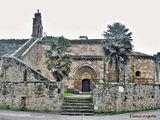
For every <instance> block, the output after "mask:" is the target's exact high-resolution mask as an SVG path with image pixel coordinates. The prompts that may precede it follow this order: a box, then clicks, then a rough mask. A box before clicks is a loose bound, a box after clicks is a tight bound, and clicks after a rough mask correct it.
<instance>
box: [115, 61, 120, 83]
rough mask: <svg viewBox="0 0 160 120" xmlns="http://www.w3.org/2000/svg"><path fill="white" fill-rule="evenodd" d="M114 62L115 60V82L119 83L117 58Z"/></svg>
mask: <svg viewBox="0 0 160 120" xmlns="http://www.w3.org/2000/svg"><path fill="white" fill-rule="evenodd" d="M115 62H116V82H117V83H119V63H118V60H117V59H116V61H115Z"/></svg>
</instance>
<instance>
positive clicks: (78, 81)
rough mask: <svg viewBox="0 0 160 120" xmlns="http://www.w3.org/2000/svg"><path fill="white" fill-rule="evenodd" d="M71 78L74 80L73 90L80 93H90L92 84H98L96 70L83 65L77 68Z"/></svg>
mask: <svg viewBox="0 0 160 120" xmlns="http://www.w3.org/2000/svg"><path fill="white" fill-rule="evenodd" d="M73 77H74V80H75V81H74V89H75V90H78V91H81V92H90V91H92V83H93V82H99V76H98V74H97V72H96V70H95V69H94V68H93V67H92V66H89V65H83V66H80V67H79V68H77V70H76V72H75V74H74V76H73ZM87 86H88V87H87Z"/></svg>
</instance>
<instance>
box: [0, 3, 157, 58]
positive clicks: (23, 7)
mask: <svg viewBox="0 0 160 120" xmlns="http://www.w3.org/2000/svg"><path fill="white" fill-rule="evenodd" d="M37 9H39V10H40V12H41V14H42V24H43V28H44V32H46V33H47V35H52V36H61V35H63V36H64V37H66V38H68V39H78V38H79V36H81V35H85V36H88V38H95V39H96V38H103V36H102V34H103V31H106V30H107V25H108V24H113V23H114V22H120V23H122V24H124V25H125V26H126V28H129V30H130V31H131V32H132V33H133V35H132V37H133V42H132V44H133V45H134V51H139V52H143V53H146V54H150V55H153V54H156V53H157V52H158V51H159V52H160V30H159V28H160V1H159V0H0V16H1V17H0V39H2V38H5V39H8V38H30V37H31V33H32V22H33V20H32V18H33V17H34V13H35V12H37Z"/></svg>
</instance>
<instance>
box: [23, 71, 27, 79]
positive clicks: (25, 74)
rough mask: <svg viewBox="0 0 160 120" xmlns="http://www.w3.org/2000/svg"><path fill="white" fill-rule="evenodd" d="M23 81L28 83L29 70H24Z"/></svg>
mask: <svg viewBox="0 0 160 120" xmlns="http://www.w3.org/2000/svg"><path fill="white" fill-rule="evenodd" d="M23 80H24V81H27V70H24V72H23Z"/></svg>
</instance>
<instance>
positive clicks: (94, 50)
mask: <svg viewBox="0 0 160 120" xmlns="http://www.w3.org/2000/svg"><path fill="white" fill-rule="evenodd" d="M71 50H72V53H71V55H94V56H95V55H98V56H99V55H103V51H102V48H101V44H72V47H71Z"/></svg>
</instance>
